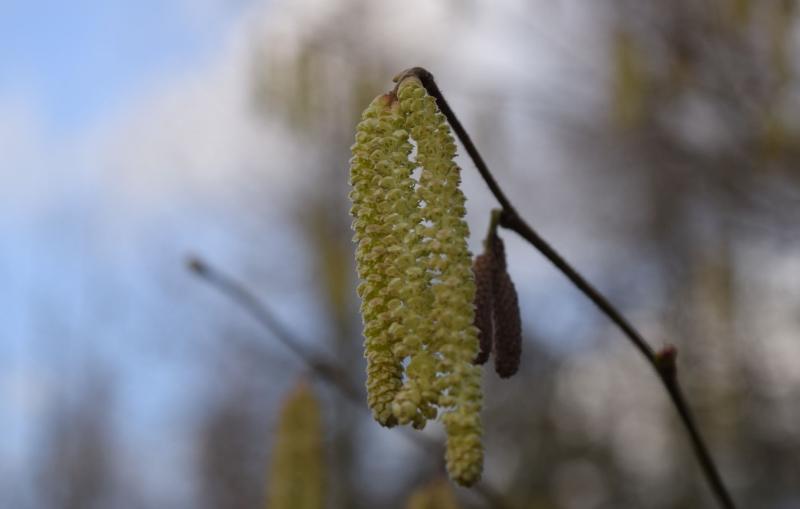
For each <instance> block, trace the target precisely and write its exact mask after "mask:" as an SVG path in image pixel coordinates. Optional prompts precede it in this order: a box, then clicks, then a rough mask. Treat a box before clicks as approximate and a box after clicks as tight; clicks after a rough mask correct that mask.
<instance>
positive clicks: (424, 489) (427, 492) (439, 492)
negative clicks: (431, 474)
mask: <svg viewBox="0 0 800 509" xmlns="http://www.w3.org/2000/svg"><path fill="white" fill-rule="evenodd" d="M458 507H459V506H458V502H457V501H456V496H455V494H454V493H453V488H452V487H451V486H450V484H449V483H448V482H447V480H445V479H439V480H436V481H433V482H430V483H428V484H426V485H424V486H421V487H419V488H417V489H416V490H415V491H414V492H413V493H412V494H411V496H410V497H409V498H408V504H406V509H458Z"/></svg>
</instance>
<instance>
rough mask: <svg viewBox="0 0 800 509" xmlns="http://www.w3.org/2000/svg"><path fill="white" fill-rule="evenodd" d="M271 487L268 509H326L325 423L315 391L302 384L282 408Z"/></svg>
mask: <svg viewBox="0 0 800 509" xmlns="http://www.w3.org/2000/svg"><path fill="white" fill-rule="evenodd" d="M271 463H272V464H271V468H270V471H269V479H268V483H267V489H268V492H267V506H266V507H267V509H322V508H323V507H324V506H325V494H324V492H323V491H324V479H323V450H322V421H321V418H320V410H319V403H318V402H317V399H316V398H315V397H314V394H313V392H312V390H311V387H310V386H309V385H308V384H307V383H304V382H301V383H300V384H299V385H298V386H297V387H295V389H294V390H293V391H292V392H291V393H290V394H289V395H288V396H287V398H286V400H285V402H284V404H283V407H282V408H281V414H280V419H279V421H278V432H277V435H276V440H275V445H274V446H273V450H272V462H271Z"/></svg>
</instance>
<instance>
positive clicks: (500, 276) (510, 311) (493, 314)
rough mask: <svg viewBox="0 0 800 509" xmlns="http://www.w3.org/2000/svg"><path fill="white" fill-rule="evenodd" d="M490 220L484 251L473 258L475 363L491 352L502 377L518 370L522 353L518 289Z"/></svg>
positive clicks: (503, 247)
mask: <svg viewBox="0 0 800 509" xmlns="http://www.w3.org/2000/svg"><path fill="white" fill-rule="evenodd" d="M496 227H497V225H496V224H495V223H494V222H493V224H492V226H491V228H490V230H489V235H488V237H487V238H486V241H485V242H484V251H483V253H481V254H480V255H478V256H476V257H475V262H474V263H473V265H472V270H473V272H474V273H475V282H476V286H477V291H476V293H475V326H476V327H477V328H478V331H479V332H478V337H479V338H480V352H479V353H478V356H477V357H476V358H475V363H476V364H484V363H485V362H486V361H487V360H489V355H490V354H492V353H493V354H494V368H495V371H496V372H497V374H498V375H500V377H502V378H508V377H510V376H512V375H513V374H514V373H516V372H517V369H519V361H520V357H521V356H522V324H521V320H520V314H519V303H518V299H517V290H516V289H515V288H514V283H513V282H512V281H511V276H509V275H508V271H507V270H506V249H505V245H504V244H503V240H502V239H501V238H500V237H499V236H498V235H497V232H496Z"/></svg>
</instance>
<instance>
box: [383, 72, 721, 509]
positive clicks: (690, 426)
mask: <svg viewBox="0 0 800 509" xmlns="http://www.w3.org/2000/svg"><path fill="white" fill-rule="evenodd" d="M407 76H415V77H417V78H418V79H419V80H420V81H421V82H422V85H423V86H424V87H425V89H426V90H427V92H428V94H430V95H431V96H432V97H434V98H435V99H436V103H437V104H438V106H439V109H440V110H441V111H442V113H443V114H444V116H445V117H446V118H447V121H448V122H449V123H450V125H451V126H452V128H453V130H454V131H455V133H456V136H458V139H459V140H460V141H461V144H462V145H463V146H464V148H465V149H466V151H467V154H469V156H470V158H471V159H472V161H473V163H474V164H475V166H476V167H477V169H478V172H479V173H480V175H481V177H482V178H483V180H484V181H485V182H486V185H487V186H489V189H490V190H491V192H492V194H493V195H494V197H495V198H496V199H497V201H498V202H499V203H500V205H501V207H502V215H501V216H500V225H501V226H503V227H504V228H507V229H509V230H512V231H514V232H516V233H517V234H518V235H520V236H521V237H522V238H523V239H525V240H526V241H528V243H530V244H531V245H532V246H533V247H534V248H536V249H537V250H538V251H539V252H540V253H541V254H542V255H544V257H545V258H547V259H548V260H550V262H551V263H552V264H553V265H555V266H556V268H558V269H559V270H560V271H561V272H562V273H563V274H564V275H565V276H566V277H567V278H568V279H569V280H570V281H571V282H572V283H573V284H574V285H575V286H576V287H577V288H578V289H579V290H580V291H581V292H583V294H584V295H585V296H586V297H588V298H589V300H591V301H592V302H593V303H594V304H595V305H596V306H597V307H598V308H599V309H600V311H602V312H603V313H604V314H605V315H606V316H607V317H608V318H609V319H610V320H611V321H612V322H614V324H616V325H617V326H618V327H619V328H620V329H621V330H622V332H623V333H624V334H625V336H626V337H627V338H628V339H629V340H630V341H631V343H632V344H633V345H634V346H635V347H636V348H637V349H638V350H639V352H640V353H641V354H642V355H643V356H644V358H645V359H646V360H647V362H648V363H649V364H650V365H651V366H652V368H653V369H654V370H655V372H656V374H657V375H658V377H659V379H660V380H661V382H662V383H663V384H664V387H665V388H666V390H667V393H668V394H669V397H670V400H671V401H672V403H673V404H674V405H675V408H676V409H677V411H678V415H679V416H680V419H681V422H682V423H683V425H684V427H685V428H686V431H687V432H688V434H689V438H690V441H691V444H692V448H693V449H694V452H695V455H696V456H697V459H698V461H699V463H700V466H701V468H702V470H703V473H704V475H705V477H706V480H707V481H708V483H709V486H710V487H711V491H712V492H713V493H714V495H715V497H716V498H717V501H718V502H719V504H720V506H722V507H724V508H726V509H734V508H735V504H734V502H733V499H732V497H731V495H730V493H729V492H728V489H727V488H726V487H725V484H724V483H723V481H722V477H721V476H720V474H719V470H718V469H717V466H716V465H715V463H714V461H713V459H712V458H711V455H710V453H709V451H708V447H707V446H706V444H705V441H704V440H703V437H702V436H701V434H700V431H699V429H698V427H697V424H696V423H695V419H694V417H693V415H692V412H691V410H690V409H689V405H688V404H687V403H686V399H685V398H684V396H683V393H682V391H681V388H680V385H679V383H678V377H677V372H676V369H675V355H676V350H675V349H674V348H672V347H669V348H667V349H665V350H662V351H661V352H656V351H655V350H653V348H652V347H651V346H650V345H649V344H648V343H647V342H646V341H645V339H644V337H643V336H642V335H641V334H640V333H639V332H638V331H637V330H636V329H635V328H634V327H633V325H631V324H630V322H628V320H627V319H626V318H625V317H624V316H623V314H622V313H621V312H620V311H618V310H617V309H616V308H615V307H614V306H613V305H612V304H611V303H610V302H609V301H608V299H606V297H605V296H604V295H603V294H601V293H600V292H599V291H598V290H596V289H595V288H594V286H592V285H591V284H590V283H589V282H588V281H587V280H586V279H585V278H584V277H583V276H582V275H581V274H580V273H579V272H578V271H577V270H575V269H574V268H573V267H572V266H571V265H570V264H569V263H567V261H566V260H565V259H564V258H563V257H562V256H561V255H560V254H559V253H558V252H557V251H556V250H555V249H553V247H551V246H550V244H549V243H547V242H546V241H545V240H544V239H543V238H542V237H540V236H539V234H538V233H536V231H535V230H534V229H533V228H531V227H530V226H529V225H528V223H526V222H525V220H524V219H522V217H521V216H520V215H519V214H518V213H517V210H516V209H515V208H514V206H513V205H512V204H511V201H510V200H509V199H508V197H506V195H505V193H503V190H502V189H501V188H500V186H499V185H498V183H497V181H496V180H495V178H494V176H493V175H492V172H491V171H490V170H489V167H488V166H487V165H486V163H485V162H484V160H483V158H482V157H481V155H480V153H479V152H478V149H477V148H476V147H475V144H474V143H472V140H471V139H470V137H469V134H467V131H466V130H465V129H464V127H463V126H462V125H461V122H459V120H458V118H457V117H456V115H455V113H453V110H452V109H450V106H449V105H448V104H447V101H446V100H445V98H444V96H443V95H442V92H441V90H439V87H438V86H437V85H436V82H435V81H434V79H433V75H432V74H431V73H430V72H428V71H427V70H425V69H423V68H421V67H414V68H411V69H408V70H406V71H403V72H402V73H400V74H399V75H398V76H397V77H396V78H395V81H397V82H398V84H399V83H400V81H401V80H402V79H403V78H404V77H407Z"/></svg>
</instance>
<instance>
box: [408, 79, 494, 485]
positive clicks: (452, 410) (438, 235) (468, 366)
mask: <svg viewBox="0 0 800 509" xmlns="http://www.w3.org/2000/svg"><path fill="white" fill-rule="evenodd" d="M398 97H399V98H400V109H401V111H403V112H404V113H406V126H407V129H408V130H409V132H410V134H411V137H412V139H414V140H415V141H416V143H417V154H416V163H417V164H418V165H419V166H420V167H421V168H422V171H421V173H420V177H419V185H418V187H417V193H418V196H419V198H420V200H421V201H422V202H423V203H424V205H423V206H422V216H423V222H422V223H421V224H419V225H418V229H419V230H420V231H421V233H422V234H423V236H424V243H425V246H426V247H427V255H426V256H424V257H422V258H420V262H421V264H422V266H423V267H424V268H425V270H426V271H427V273H428V274H430V275H431V276H432V279H431V286H430V288H431V291H432V293H433V305H432V306H431V311H430V320H431V321H432V323H433V334H432V335H431V336H430V337H429V338H428V341H429V342H428V345H427V346H428V351H430V352H433V356H434V357H435V358H436V359H437V376H436V378H435V380H434V392H436V393H438V394H439V397H438V405H439V407H440V408H441V409H443V411H444V414H443V416H442V421H443V423H444V426H445V431H446V432H447V449H446V461H447V470H448V472H449V473H450V476H451V477H452V478H453V479H454V480H455V481H456V482H458V483H459V484H463V485H472V484H474V483H475V482H476V481H477V480H478V479H479V478H480V475H481V470H482V465H483V448H482V446H481V433H482V427H481V422H480V410H481V403H482V393H481V386H480V382H481V370H480V367H479V366H475V365H474V364H473V360H474V359H475V357H476V355H477V354H478V350H479V347H478V330H477V328H476V327H475V326H474V325H473V321H474V307H473V306H474V304H473V302H474V298H475V280H474V275H473V273H472V255H471V253H470V252H469V249H468V248H467V237H468V236H469V229H468V227H467V224H466V221H465V220H464V215H465V214H466V209H465V206H464V202H465V198H464V194H463V193H462V192H461V190H460V189H459V184H460V182H461V170H460V168H459V167H458V166H457V165H456V164H455V162H454V161H453V159H454V158H455V153H456V146H455V142H454V141H453V138H452V135H451V133H450V128H449V126H448V125H447V121H446V119H445V118H444V116H443V115H442V114H441V112H439V110H438V108H437V106H436V100H435V99H434V98H433V97H431V96H429V95H428V94H427V93H426V91H425V89H424V87H423V86H422V84H421V83H420V81H419V80H418V79H417V78H414V77H410V78H406V79H404V80H403V81H402V82H401V83H400V84H399V86H398Z"/></svg>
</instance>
